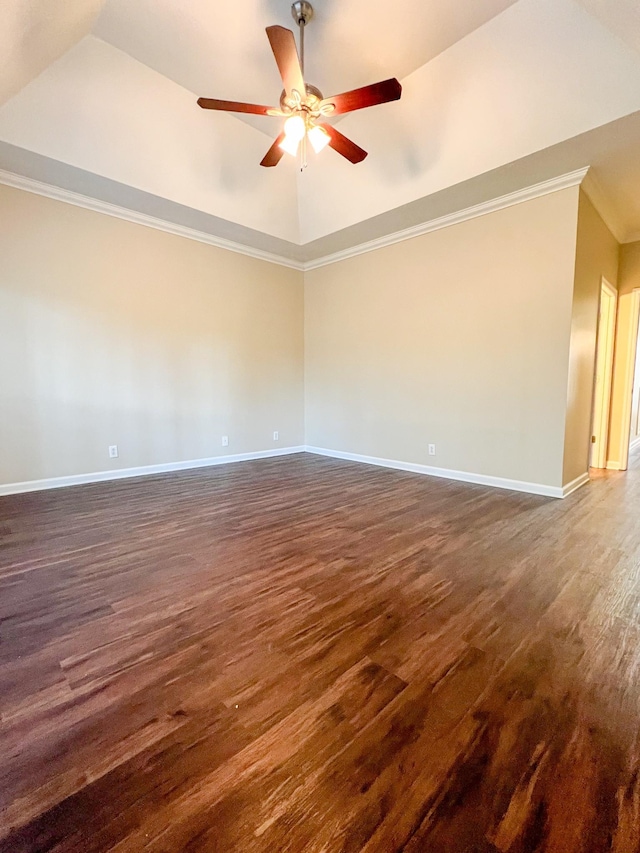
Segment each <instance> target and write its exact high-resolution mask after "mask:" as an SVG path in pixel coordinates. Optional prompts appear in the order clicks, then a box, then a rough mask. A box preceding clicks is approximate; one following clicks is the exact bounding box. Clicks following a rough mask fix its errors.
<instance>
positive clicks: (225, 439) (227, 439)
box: [222, 435, 229, 447]
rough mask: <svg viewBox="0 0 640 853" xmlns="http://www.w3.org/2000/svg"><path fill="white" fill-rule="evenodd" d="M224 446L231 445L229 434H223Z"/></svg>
mask: <svg viewBox="0 0 640 853" xmlns="http://www.w3.org/2000/svg"><path fill="white" fill-rule="evenodd" d="M222 446H223V447H228V446H229V436H228V435H223V436H222Z"/></svg>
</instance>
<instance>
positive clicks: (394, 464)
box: [0, 445, 589, 498]
mask: <svg viewBox="0 0 640 853" xmlns="http://www.w3.org/2000/svg"><path fill="white" fill-rule="evenodd" d="M305 452H306V453H315V454H317V455H318V456H330V457H332V458H334V459H344V460H345V461H348V462H361V463H364V464H365V465H377V466H378V467H381V468H393V469H395V470H397V471H409V472H411V473H413V474H426V475H427V476H429V477H441V478H443V479H445V480H456V481H458V482H461V483H474V484H475V485H478V486H491V487H493V488H497V489H509V490H511V491H513V492H526V493H527V494H532V495H542V496H543V497H548V498H566V497H567V496H568V495H570V494H571V493H572V492H575V490H576V489H578V488H580V486H582V485H584V484H585V483H587V482H588V481H589V475H588V473H585V474H582V475H581V476H580V477H577V478H576V479H575V480H574V481H573V482H572V483H568V484H567V485H566V486H564V487H560V486H547V485H544V484H542V483H527V482H524V481H522V480H508V479H506V478H504V477H490V476H487V475H485V474H472V473H469V472H467V471H454V470H451V469H449V468H434V467H432V466H430V465H419V464H417V463H414V462H401V461H399V460H396V459H381V458H379V457H377V456H363V455H362V454H360V453H343V452H342V451H340V450H328V449H327V448H325V447H310V446H307V445H305V446H300V447H283V448H279V449H278V450H258V451H255V452H254V453H236V454H230V455H228V456H213V457H210V458H208V459H190V460H188V461H186V462H166V463H161V464H159V465H143V466H141V467H139V468H117V469H114V470H113V471H97V472H94V473H91V474H72V475H71V476H69V477H51V478H50V479H46V480H28V481H26V482H24V483H7V484H5V485H0V497H1V496H3V495H17V494H22V493H24V492H39V491H43V490H45V489H61V488H64V487H66V486H80V485H83V484H85V483H101V482H104V481H108V480H123V479H128V478H130V477H144V476H148V475H150V474H168V473H171V472H172V471H187V470H190V469H192V468H208V467H211V466H213V465H229V464H231V463H232V462H247V461H249V460H251V459H270V458H272V457H275V456H290V455H292V454H294V453H305Z"/></svg>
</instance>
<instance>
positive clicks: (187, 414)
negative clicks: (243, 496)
mask: <svg viewBox="0 0 640 853" xmlns="http://www.w3.org/2000/svg"><path fill="white" fill-rule="evenodd" d="M0 221H1V222H2V228H1V229H0V401H1V411H0V449H1V450H0V484H7V483H15V482H22V481H29V480H39V479H44V478H49V477H58V476H67V475H72V474H84V473H91V472H96V471H105V470H109V469H113V468H130V467H137V466H143V465H152V464H162V463H168V462H178V461H186V460H192V459H200V458H205V457H212V456H219V455H222V454H226V453H230V454H235V453H244V452H251V451H257V450H270V449H274V448H278V447H287V446H297V445H301V444H303V441H304V435H303V431H304V417H303V378H304V370H303V355H304V353H303V287H302V274H301V273H298V272H296V271H294V270H289V269H286V268H283V267H280V266H276V265H273V264H269V263H266V262H263V261H258V260H253V259H251V258H248V257H245V256H242V255H238V254H233V253H230V252H226V251H223V250H220V249H216V248H214V247H211V246H207V245H203V244H201V243H197V242H194V241H191V240H187V239H184V238H180V237H175V236H172V235H169V234H166V233H164V232H160V231H156V230H152V229H150V228H145V227H143V226H140V225H134V224H132V223H129V222H124V221H121V220H119V219H115V218H111V217H108V216H104V215H101V214H98V213H94V212H90V211H87V210H83V209H80V208H77V207H72V206H70V205H67V204H63V203H61V202H57V201H53V200H51V199H46V198H41V197H39V196H36V195H32V194H29V193H26V192H22V191H19V190H15V189H9V188H7V187H0ZM274 430H278V431H279V433H280V441H279V442H278V444H274V442H273V431H274ZM223 434H225V435H228V436H229V447H228V448H222V446H221V436H222V435H223ZM110 444H117V445H118V446H119V451H120V457H119V458H118V459H116V460H109V458H108V454H107V448H108V445H110Z"/></svg>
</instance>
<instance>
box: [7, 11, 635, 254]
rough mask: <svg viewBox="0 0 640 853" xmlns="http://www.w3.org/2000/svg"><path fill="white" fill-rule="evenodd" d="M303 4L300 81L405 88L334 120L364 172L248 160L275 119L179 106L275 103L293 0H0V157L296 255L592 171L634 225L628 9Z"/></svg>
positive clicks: (274, 128) (266, 139)
mask: <svg viewBox="0 0 640 853" xmlns="http://www.w3.org/2000/svg"><path fill="white" fill-rule="evenodd" d="M314 5H315V8H316V17H315V19H314V21H313V22H312V23H311V25H310V26H309V29H308V30H307V34H306V57H307V61H306V66H307V67H306V72H307V73H306V75H305V76H306V79H307V80H308V81H310V82H312V83H314V84H315V85H318V86H319V87H320V88H321V89H322V90H323V91H324V93H325V94H334V93H336V92H339V91H344V90H346V89H350V88H353V87H356V86H360V85H364V84H366V83H369V82H375V81H377V80H380V79H383V78H386V77H389V76H397V77H398V78H399V79H400V80H401V81H402V83H403V97H402V99H401V101H399V102H396V103H393V104H387V105H384V106H380V107H376V108H372V109H370V110H364V111H361V112H358V113H354V114H350V115H348V116H345V117H343V118H342V119H341V124H340V127H341V130H342V132H343V133H346V134H347V135H348V136H351V137H352V138H353V139H354V141H356V142H358V143H359V144H360V145H362V146H363V147H365V148H366V149H367V150H368V151H369V152H370V156H369V158H368V159H367V160H365V161H364V163H362V164H360V165H358V166H352V165H351V164H349V163H347V162H346V161H344V160H342V158H340V157H339V156H338V155H337V154H335V152H333V151H330V150H327V151H325V152H323V153H322V154H321V155H320V156H318V157H312V158H311V160H310V164H309V168H308V169H307V170H306V171H305V172H304V173H302V174H301V173H299V171H298V169H297V167H296V164H295V161H294V160H293V159H292V158H289V157H285V158H284V159H283V160H282V162H281V164H280V165H279V166H278V167H277V168H276V169H263V168H261V167H260V166H259V165H258V164H259V161H260V159H261V158H262V156H263V154H264V153H265V152H266V150H267V148H268V147H269V145H270V138H271V137H272V136H275V135H276V134H277V132H278V129H279V126H280V125H279V120H278V119H274V118H267V117H253V116H252V117H246V116H242V117H237V116H234V115H231V114H220V113H213V112H208V111H203V110H200V109H199V108H198V107H197V105H196V103H195V101H196V98H197V97H198V96H199V95H204V96H208V97H221V98H227V99H233V100H247V101H255V102H257V103H266V104H272V103H276V102H277V101H278V98H279V93H280V90H281V83H280V80H279V77H278V73H277V69H276V66H275V62H274V61H273V56H272V55H271V52H270V49H269V44H268V41H267V39H266V35H265V33H264V28H265V27H266V26H268V25H270V24H275V23H278V24H282V25H284V26H289V27H291V28H294V22H293V20H292V19H291V16H290V11H289V2H288V0H245V2H243V3H238V2H235V1H232V0H226V2H221V0H181V2H179V0H106V2H104V0H65V2H64V3H61V2H59V0H8V2H7V0H5V3H4V4H3V5H2V7H0V56H1V57H2V58H1V59H0V62H1V63H2V64H1V66H0V68H1V69H2V74H1V75H0V103H2V102H3V101H4V102H5V103H4V105H3V106H2V107H0V168H4V169H8V170H11V171H13V172H18V173H20V174H23V175H25V176H27V177H29V176H30V177H34V178H38V179H39V180H45V181H47V182H49V183H51V184H54V185H57V186H60V187H66V188H67V189H72V190H76V191H80V192H83V193H84V194H85V195H90V196H93V197H95V198H103V199H104V200H108V201H110V202H111V203H118V204H121V205H123V206H125V207H129V208H131V209H137V210H140V211H142V210H144V212H146V213H148V214H151V215H155V216H159V217H161V218H166V219H169V220H171V221H175V222H180V223H182V224H184V223H185V222H190V223H191V224H192V225H193V224H194V223H197V227H198V228H200V229H201V230H205V231H207V232H209V233H211V234H212V235H218V236H223V237H225V238H226V239H233V240H236V241H237V242H240V243H244V244H246V245H252V246H255V247H257V248H260V249H263V250H271V251H274V252H277V253H279V254H282V255H285V256H288V257H290V258H292V259H300V258H302V259H308V258H312V257H317V256H319V254H320V253H322V252H326V251H329V250H331V249H333V248H335V247H340V248H345V247H346V246H347V245H348V244H355V243H356V242H364V241H366V240H367V239H372V238H373V237H374V236H381V233H384V232H385V231H391V230H394V229H396V230H397V229H398V228H401V227H406V226H407V225H413V224H416V217H418V218H419V217H423V218H428V217H429V216H431V215H437V213H436V214H434V211H436V212H437V211H442V210H445V212H450V211H451V210H452V209H453V208H454V207H457V208H461V207H465V206H468V205H470V204H474V203H477V202H478V201H481V200H485V199H487V198H490V197H491V194H492V193H493V194H494V195H500V194H503V193H504V192H509V191H512V190H515V189H518V188H521V187H522V186H526V185H527V183H526V182H527V181H528V182H529V183H534V182H535V181H537V180H545V179H547V178H549V177H554V176H555V175H558V174H561V173H562V172H563V171H571V170H573V169H576V168H579V167H582V166H588V165H592V166H593V167H594V169H593V171H594V173H595V175H596V178H597V184H598V185H599V187H600V194H601V196H602V205H601V206H602V207H603V208H606V210H607V213H608V218H609V219H610V220H611V223H612V227H614V226H613V222H614V221H615V228H616V232H617V234H618V236H619V238H620V239H623V240H624V239H630V238H631V237H632V236H633V237H635V236H637V235H638V234H639V233H640V166H638V163H639V162H640V158H638V157H637V151H638V150H639V149H638V145H640V123H639V122H638V121H632V120H627V117H632V116H633V114H636V113H637V114H638V115H639V116H640V11H639V9H640V7H639V4H638V3H637V0H615V2H612V0H517V2H515V0H457V2H456V3H451V2H450V0H431V2H429V3H419V2H415V0H414V2H412V3H409V2H407V0H394V2H391V0H387V2H383V0H368V3H367V4H365V2H364V0H316V2H315V4H314ZM599 128H603V130H602V131H601V132H599V131H598V129H599ZM514 164H520V166H518V167H517V168H515V167H514ZM194 227H195V225H194Z"/></svg>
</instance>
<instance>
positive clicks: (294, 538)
mask: <svg viewBox="0 0 640 853" xmlns="http://www.w3.org/2000/svg"><path fill="white" fill-rule="evenodd" d="M636 467H638V466H637V464H636ZM639 521H640V470H636V469H634V470H631V471H629V472H628V474H626V475H623V474H608V475H605V476H603V477H601V478H600V479H597V480H595V481H593V482H592V483H590V484H589V485H588V486H586V487H585V488H583V489H581V490H580V491H579V492H577V493H576V494H574V495H573V496H571V497H570V498H568V499H566V500H565V501H556V500H550V499H546V498H539V497H533V496H528V495H519V494H515V493H509V492H502V491H499V490H492V489H487V488H484V487H479V486H467V485H463V484H456V483H452V482H447V481H445V480H437V479H433V478H428V477H421V476H416V475H412V474H406V473H401V472H394V471H388V470H383V469H377V468H373V467H367V466H360V465H356V464H351V463H346V462H338V461H336V460H330V459H323V458H320V457H314V456H310V455H300V456H294V457H283V458H280V459H274V460H263V461H260V462H255V463H243V464H240V465H231V466H225V467H223V468H211V469H206V470H200V471H191V472H185V473H180V474H172V475H162V476H157V477H149V478H144V479H140V480H129V481H119V482H112V483H102V484H97V485H90V486H81V487H76V488H70V489H62V490H58V491H50V492H42V493H37V494H28V495H21V496H14V497H10V498H1V499H0V715H1V716H0V851H1V853H45V851H56V853H102V851H113V852H114V853H140V851H144V853H177V851H185V853H200V852H202V853H235V851H238V853H239V851H242V853H258V851H264V853H266V851H269V853H276V851H291V853H297V851H314V853H394V851H406V853H418V851H420V853H422V852H423V851H434V853H441V851H443V852H444V853H496V851H500V853H529V851H545V853H600V851H613V853H639V851H640V523H639Z"/></svg>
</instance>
